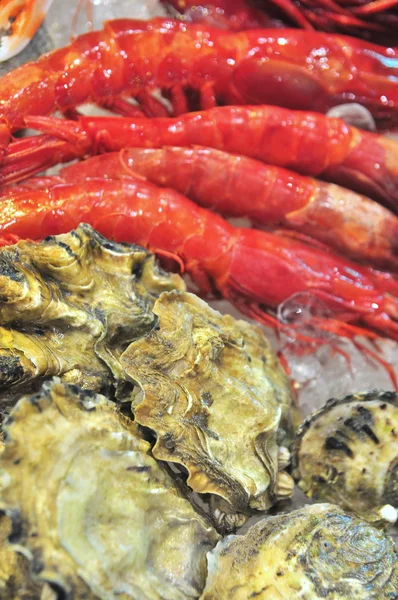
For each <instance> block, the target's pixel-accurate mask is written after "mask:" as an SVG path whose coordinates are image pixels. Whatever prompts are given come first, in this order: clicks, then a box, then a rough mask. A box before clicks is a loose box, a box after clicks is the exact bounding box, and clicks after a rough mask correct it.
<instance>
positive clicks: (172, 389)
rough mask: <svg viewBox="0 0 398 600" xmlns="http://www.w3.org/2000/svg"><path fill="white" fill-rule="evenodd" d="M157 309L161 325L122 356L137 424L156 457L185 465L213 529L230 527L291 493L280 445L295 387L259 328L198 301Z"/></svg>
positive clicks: (163, 301)
mask: <svg viewBox="0 0 398 600" xmlns="http://www.w3.org/2000/svg"><path fill="white" fill-rule="evenodd" d="M153 311H154V313H155V314H156V315H157V316H158V318H159V322H158V325H157V327H156V328H155V329H154V330H152V331H151V332H150V333H149V334H148V335H147V336H145V337H142V338H141V339H139V340H137V341H135V342H133V343H132V344H131V345H130V346H129V347H128V349H127V350H126V351H125V353H124V354H123V355H122V357H121V363H122V365H123V367H124V369H125V371H126V375H129V376H130V377H131V378H132V379H133V380H134V382H136V383H137V384H138V385H139V387H140V391H139V392H137V393H136V394H135V396H134V397H133V405H132V410H133V413H134V418H135V420H136V422H137V423H139V424H140V425H142V426H144V427H146V428H150V429H151V430H152V431H153V432H154V433H155V436H156V443H155V445H154V447H153V450H152V453H153V456H154V457H155V458H156V459H157V460H162V461H167V462H169V463H175V464H177V465H179V466H180V467H182V468H183V469H184V472H187V473H188V479H187V484H188V486H189V487H190V488H191V489H192V490H193V491H194V492H196V493H199V494H206V495H210V499H211V502H210V504H211V512H212V516H213V522H215V523H216V525H217V526H218V527H220V529H222V530H228V529H233V528H234V527H237V526H240V525H242V524H243V523H244V522H245V521H246V519H247V515H249V514H250V513H251V511H252V510H261V511H264V510H266V509H268V508H269V507H271V506H272V505H273V504H275V502H276V501H277V500H279V499H282V498H287V497H290V495H291V494H292V491H293V480H292V478H291V477H290V475H288V474H287V473H286V472H285V471H283V470H282V469H283V468H284V467H285V466H286V465H287V463H288V462H289V455H288V451H287V450H286V448H283V447H282V448H280V446H279V444H278V437H279V434H280V433H281V428H282V425H283V426H284V427H285V428H287V427H290V425H289V419H290V418H291V416H292V414H293V412H294V410H293V399H292V393H291V389H290V387H289V383H288V380H287V378H286V375H285V373H284V372H283V370H282V368H281V366H280V364H279V362H278V359H277V358H276V356H275V355H274V353H273V352H272V350H271V347H270V344H269V341H268V340H267V338H266V337H265V335H264V334H263V333H262V331H261V330H260V329H259V328H257V327H254V326H253V325H250V324H249V323H246V322H244V321H237V320H236V319H234V318H232V317H230V316H229V315H224V316H223V315H221V314H220V313H218V312H216V311H214V310H213V309H211V308H210V307H209V306H208V305H207V304H206V303H205V302H203V301H202V300H200V299H199V298H197V297H196V296H194V295H193V294H189V293H186V292H185V293H184V292H176V291H173V292H165V293H163V294H162V295H161V296H160V298H159V299H158V300H157V301H156V302H155V305H154V308H153ZM286 455H287V456H286Z"/></svg>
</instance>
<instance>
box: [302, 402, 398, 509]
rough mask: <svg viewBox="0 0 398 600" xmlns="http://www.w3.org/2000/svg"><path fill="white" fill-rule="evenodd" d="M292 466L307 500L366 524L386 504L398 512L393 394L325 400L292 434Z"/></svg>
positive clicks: (397, 409)
mask: <svg viewBox="0 0 398 600" xmlns="http://www.w3.org/2000/svg"><path fill="white" fill-rule="evenodd" d="M292 463H293V475H294V478H295V479H296V481H297V483H298V486H299V487H300V488H301V489H302V490H303V491H304V493H306V494H307V495H308V496H309V497H310V498H313V499H315V500H322V501H328V502H333V503H335V504H339V505H340V506H342V507H343V508H345V509H347V510H351V511H353V512H355V513H357V514H359V515H362V516H363V517H364V518H368V517H369V518H370V520H373V519H374V514H375V512H377V511H380V509H382V507H383V506H384V505H386V504H390V505H393V506H395V507H398V394H396V393H395V392H383V391H377V390H375V391H371V392H363V393H357V394H352V395H349V396H345V397H342V398H338V399H332V400H329V401H328V402H327V403H326V405H325V406H324V407H323V408H322V409H321V410H319V411H318V412H316V413H314V414H313V415H311V416H310V417H308V418H307V419H306V421H305V422H304V423H303V424H302V425H301V426H300V428H299V429H298V431H297V436H296V439H295V441H294V444H293V448H292Z"/></svg>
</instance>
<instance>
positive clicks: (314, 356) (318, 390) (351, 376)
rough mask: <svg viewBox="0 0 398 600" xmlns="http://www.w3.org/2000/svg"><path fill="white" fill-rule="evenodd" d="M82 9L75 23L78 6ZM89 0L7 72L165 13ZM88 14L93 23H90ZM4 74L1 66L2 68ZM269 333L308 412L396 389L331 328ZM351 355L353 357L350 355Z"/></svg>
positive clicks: (363, 118)
mask: <svg viewBox="0 0 398 600" xmlns="http://www.w3.org/2000/svg"><path fill="white" fill-rule="evenodd" d="M78 6H80V11H79V12H78V13H76V14H77V16H76V18H75V21H76V22H75V24H73V21H72V19H73V17H72V16H71V15H73V12H74V7H76V8H77V7H78ZM87 6H88V0H87V1H86V2H85V1H84V0H73V2H71V1H69V0H54V3H53V5H52V7H51V9H50V11H49V13H48V15H47V18H46V20H45V23H44V24H43V26H42V27H41V28H40V30H39V32H38V33H37V35H36V36H35V38H34V40H33V41H32V43H31V44H30V46H28V48H26V49H25V50H24V52H22V53H21V54H20V55H19V56H18V57H15V59H13V60H12V61H9V62H8V63H5V64H4V65H2V67H1V68H2V69H3V72H4V71H5V70H9V69H11V68H14V67H15V66H18V65H19V64H23V63H24V62H26V61H28V60H32V59H34V58H36V57H37V56H39V55H40V54H41V53H42V52H45V51H48V50H50V49H52V48H54V47H57V46H63V45H66V44H68V43H69V41H70V39H71V36H72V35H73V34H75V35H76V34H79V33H82V32H84V31H87V30H89V28H90V26H92V27H93V28H94V29H99V28H100V27H101V26H102V22H103V21H104V20H106V19H111V18H118V17H130V18H138V19H146V18H150V17H151V16H158V15H160V16H161V15H164V14H165V12H164V9H163V8H162V7H161V6H160V4H159V2H158V0H146V1H143V0H91V11H88V10H87ZM90 19H92V20H91V23H90ZM0 75H1V70H0ZM333 116H340V117H341V118H346V119H347V121H348V122H351V123H352V124H357V125H361V123H362V125H364V124H365V128H368V129H372V127H373V123H372V119H371V117H370V118H369V114H368V111H366V109H362V107H360V108H358V107H355V106H353V105H350V106H347V105H345V106H344V107H338V108H334V109H333ZM211 304H212V306H213V307H214V308H216V309H217V310H220V311H221V312H226V313H230V314H232V315H234V316H236V317H238V318H246V317H242V315H240V313H239V312H238V311H237V310H236V309H235V308H234V307H233V306H231V304H229V303H228V302H226V301H215V302H212V303H211ZM279 313H280V316H281V317H282V319H283V320H284V321H285V323H287V324H289V323H290V324H294V326H295V327H296V328H297V329H298V330H299V331H301V333H308V332H311V317H312V316H313V315H314V314H315V316H317V317H322V316H328V315H327V314H326V313H325V312H324V309H323V307H322V306H321V305H320V304H319V303H318V301H317V300H316V299H314V298H313V297H311V296H309V295H308V294H306V295H302V296H300V297H299V298H297V297H296V298H292V299H289V300H288V301H287V302H285V303H284V305H283V306H282V307H280V310H279ZM266 331H267V334H268V335H269V336H270V337H271V338H272V339H273V341H274V344H275V347H276V348H278V349H281V350H282V352H283V355H284V357H285V359H286V360H287V362H288V365H289V368H290V370H291V376H292V378H293V380H294V381H295V384H296V387H297V392H298V402H299V405H300V408H301V410H302V413H303V415H304V416H307V415H308V414H310V413H311V412H312V411H313V410H315V409H318V408H320V407H321V406H323V405H324V403H325V402H326V400H328V399H329V398H331V397H333V396H341V395H345V394H348V393H352V392H357V391H360V390H366V389H373V388H382V389H392V383H391V379H390V377H389V375H388V373H387V372H386V370H385V369H384V368H383V367H382V366H381V365H380V364H379V363H377V362H376V361H375V360H373V359H371V357H370V356H367V355H366V354H364V353H363V352H360V351H359V350H358V348H356V346H355V345H354V343H352V342H351V341H348V340H342V339H341V338H338V337H337V336H334V335H332V334H322V335H323V342H324V343H323V344H322V345H320V346H319V347H318V348H315V347H310V350H311V352H309V351H308V350H309V346H308V344H307V345H304V346H303V344H301V343H300V342H295V341H294V336H291V335H289V334H287V333H283V332H282V333H280V336H279V341H278V340H277V339H276V337H275V334H274V332H273V331H272V330H270V329H267V330H266ZM369 349H370V350H373V352H376V354H377V355H380V356H383V357H384V359H385V360H387V361H389V362H390V363H391V364H392V365H394V366H395V365H398V344H396V343H395V342H392V341H389V340H384V341H382V342H380V343H379V347H378V348H377V349H375V348H373V347H372V346H369ZM347 355H349V357H350V361H348V360H347ZM306 502H307V503H308V500H307V499H306V498H305V497H304V495H303V494H302V493H301V492H300V491H299V490H297V491H296V494H295V497H294V500H293V503H291V504H286V505H285V506H284V507H281V508H282V510H291V509H292V508H298V507H300V506H302V505H303V504H305V503H306Z"/></svg>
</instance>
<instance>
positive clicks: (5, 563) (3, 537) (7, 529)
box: [0, 515, 55, 600]
mask: <svg viewBox="0 0 398 600" xmlns="http://www.w3.org/2000/svg"><path fill="white" fill-rule="evenodd" d="M10 534H11V520H10V519H9V518H8V517H6V516H5V515H3V516H1V517H0V600H11V599H12V600H55V596H54V593H53V592H52V591H51V590H50V589H49V588H48V586H46V585H43V584H42V583H39V582H36V581H33V580H32V579H31V576H30V573H29V563H28V561H27V559H26V558H25V557H24V556H23V555H22V554H18V553H17V552H15V550H14V549H13V548H12V547H11V545H10V544H9V543H8V541H7V538H8V536H9V535H10Z"/></svg>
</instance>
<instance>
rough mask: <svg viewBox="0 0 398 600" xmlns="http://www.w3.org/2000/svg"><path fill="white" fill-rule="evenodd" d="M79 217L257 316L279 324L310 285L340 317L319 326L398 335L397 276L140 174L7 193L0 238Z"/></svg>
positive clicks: (42, 232) (317, 321)
mask: <svg viewBox="0 0 398 600" xmlns="http://www.w3.org/2000/svg"><path fill="white" fill-rule="evenodd" d="M46 181H47V185H49V186H50V182H51V180H50V179H48V178H47V180H46ZM80 222H87V223H89V224H91V225H92V226H93V227H95V228H96V229H98V230H99V231H100V232H101V233H102V234H103V235H105V236H106V237H109V238H111V239H114V240H116V241H119V242H122V241H124V242H134V243H137V244H140V245H142V246H145V247H147V248H149V249H151V250H153V251H154V252H159V253H160V254H164V253H167V254H169V253H172V255H174V256H176V257H178V259H179V260H180V261H181V263H182V264H183V265H184V267H185V269H186V271H187V272H188V273H189V274H190V276H191V277H192V278H193V280H194V281H195V283H196V284H197V285H198V287H199V288H200V290H201V291H202V292H204V293H207V294H208V293H210V292H217V293H218V294H220V295H222V296H224V297H225V298H227V299H228V300H230V301H231V302H232V303H233V304H235V305H236V306H237V307H238V308H239V309H240V310H241V311H242V312H244V313H245V314H247V315H249V316H251V317H254V318H256V319H257V320H258V321H260V322H263V323H266V324H269V323H272V324H273V326H275V323H276V321H275V317H273V316H271V315H270V314H269V311H270V310H272V309H273V310H274V309H275V308H276V307H277V306H278V305H279V304H280V303H281V302H283V301H284V300H286V299H287V298H289V297H290V296H292V295H293V294H296V293H298V292H301V291H309V292H311V294H313V295H314V296H316V297H318V298H319V299H321V300H322V301H323V303H324V304H325V305H326V306H327V308H329V309H330V310H331V311H333V315H334V318H333V319H321V318H314V320H313V321H314V323H313V324H314V325H315V326H317V327H319V328H320V329H323V330H326V331H333V332H335V333H338V334H339V335H343V336H346V337H349V338H354V337H355V336H356V335H365V336H367V337H368V338H370V339H377V338H378V335H379V334H381V335H383V336H387V337H390V338H392V339H394V340H398V323H397V318H398V300H397V297H398V282H397V281H396V280H395V279H394V278H393V277H392V276H391V275H388V274H387V273H381V272H379V271H376V270H374V269H370V268H367V267H362V266H359V265H356V264H355V263H352V262H350V261H348V260H345V259H343V258H342V257H340V256H337V255H334V254H333V253H331V252H326V251H324V250H322V249H320V248H313V247H311V246H307V245H306V244H304V243H302V242H299V241H297V240H294V239H292V238H289V237H284V236H282V235H278V234H276V233H271V232H264V231H256V230H253V229H244V228H243V229H242V228H237V227H233V226H232V225H231V224H229V223H228V222H226V221H225V220H224V219H222V218H221V217H219V216H218V215H215V214H214V213H212V212H210V211H208V210H206V209H203V208H200V207H198V206H196V205H195V204H194V203H193V202H191V201H190V200H188V199H186V198H184V197H183V196H182V195H180V194H178V193H177V192H175V191H174V190H170V189H164V188H158V187H156V186H154V185H153V184H150V183H148V182H146V181H143V180H141V179H136V180H134V179H131V180H129V181H125V180H119V181H113V180H104V179H99V180H98V179H92V180H90V181H85V182H83V183H78V184H63V185H54V186H52V187H51V186H50V187H48V188H46V189H35V190H31V189H27V190H23V189H12V188H10V189H8V190H6V191H4V192H3V197H2V202H1V209H0V234H6V235H9V234H15V235H18V236H20V237H22V238H24V237H34V238H36V239H42V238H44V237H46V236H48V235H53V234H58V233H65V232H67V231H69V230H70V229H73V228H75V227H76V226H77V225H78V224H79V223H80ZM32 232H34V233H33V235H32ZM357 343H358V342H357ZM372 355H373V356H375V358H376V359H377V360H379V362H382V363H383V364H384V366H385V367H386V368H388V370H389V373H390V375H391V377H393V378H394V377H395V376H394V373H393V370H392V369H391V366H390V365H388V363H385V362H384V361H383V360H382V359H381V358H380V356H378V355H374V354H373V353H372ZM394 381H395V380H394Z"/></svg>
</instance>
